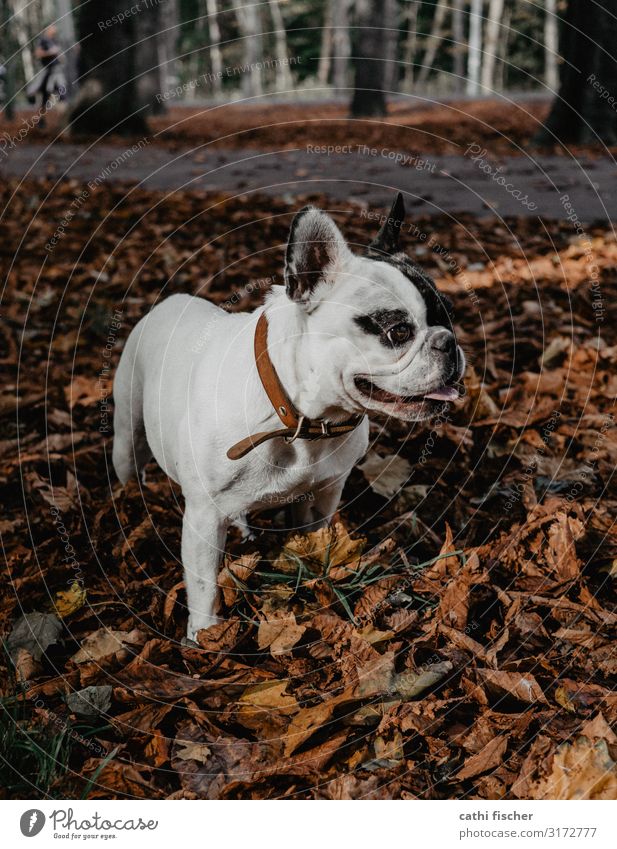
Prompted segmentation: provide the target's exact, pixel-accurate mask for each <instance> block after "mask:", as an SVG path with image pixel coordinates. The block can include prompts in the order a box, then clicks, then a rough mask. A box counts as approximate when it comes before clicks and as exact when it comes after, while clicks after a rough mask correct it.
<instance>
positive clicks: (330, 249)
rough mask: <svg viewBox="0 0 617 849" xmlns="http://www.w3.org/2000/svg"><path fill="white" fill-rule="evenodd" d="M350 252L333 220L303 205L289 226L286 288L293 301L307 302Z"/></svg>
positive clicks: (319, 211)
mask: <svg viewBox="0 0 617 849" xmlns="http://www.w3.org/2000/svg"><path fill="white" fill-rule="evenodd" d="M350 255H351V252H350V250H349V248H348V247H347V243H346V241H345V239H344V237H343V234H342V233H341V231H340V230H339V228H338V227H337V226H336V224H335V223H334V221H333V220H332V219H331V218H330V216H329V215H327V214H326V213H325V212H322V211H321V209H316V208H315V207H314V206H305V207H304V209H301V210H300V212H298V213H297V214H296V216H295V218H294V220H293V222H292V224H291V230H290V231H289V241H288V242H287V252H286V254H285V285H286V287H287V295H288V296H289V297H290V298H291V300H292V301H298V302H300V303H307V302H308V301H309V300H310V297H311V295H312V293H313V292H314V290H315V288H316V287H317V285H318V284H319V283H321V282H322V281H324V280H327V279H328V277H329V275H330V274H331V273H332V272H333V271H334V270H335V269H336V267H337V266H339V267H340V264H341V261H342V260H343V259H345V258H346V257H348V256H350Z"/></svg>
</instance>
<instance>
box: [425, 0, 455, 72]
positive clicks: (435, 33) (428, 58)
mask: <svg viewBox="0 0 617 849" xmlns="http://www.w3.org/2000/svg"><path fill="white" fill-rule="evenodd" d="M447 10H448V7H447V5H446V3H445V0H437V5H436V7H435V13H434V14H433V20H432V22H431V33H430V35H429V37H428V38H427V40H426V49H425V51H424V58H423V60H422V67H421V68H420V73H419V74H418V83H419V84H420V85H424V84H425V83H426V81H427V80H428V76H429V74H430V72H431V68H432V67H433V62H434V61H435V56H436V55H437V49H438V47H439V43H440V41H441V33H442V30H443V22H444V20H445V18H446V12H447Z"/></svg>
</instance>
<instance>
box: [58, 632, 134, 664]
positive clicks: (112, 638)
mask: <svg viewBox="0 0 617 849" xmlns="http://www.w3.org/2000/svg"><path fill="white" fill-rule="evenodd" d="M144 640H145V637H144V634H143V632H142V631H140V630H139V629H138V628H135V629H133V630H132V631H114V630H112V629H110V628H99V629H98V631H93V633H92V634H88V636H87V637H86V638H85V639H84V640H83V642H82V644H81V648H80V649H79V651H77V652H75V654H74V655H73V657H72V658H71V660H72V661H73V662H74V663H85V662H86V661H91V660H102V659H103V658H104V657H109V656H111V655H114V654H117V653H118V652H121V651H123V650H124V649H127V648H129V647H131V646H141V645H143V643H144Z"/></svg>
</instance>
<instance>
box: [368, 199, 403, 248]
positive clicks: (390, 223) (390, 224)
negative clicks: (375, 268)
mask: <svg viewBox="0 0 617 849" xmlns="http://www.w3.org/2000/svg"><path fill="white" fill-rule="evenodd" d="M404 220H405V201H404V200H403V195H402V194H401V193H400V192H399V193H398V194H397V196H396V197H395V198H394V203H393V204H392V208H391V209H390V212H389V213H388V217H387V218H386V220H385V221H384V223H383V224H382V225H381V228H380V230H379V233H377V235H376V236H375V238H374V239H373V241H372V242H371V244H370V245H369V249H368V252H369V254H395V253H397V252H398V251H399V250H400V245H399V240H400V237H401V226H402V224H403V221H404Z"/></svg>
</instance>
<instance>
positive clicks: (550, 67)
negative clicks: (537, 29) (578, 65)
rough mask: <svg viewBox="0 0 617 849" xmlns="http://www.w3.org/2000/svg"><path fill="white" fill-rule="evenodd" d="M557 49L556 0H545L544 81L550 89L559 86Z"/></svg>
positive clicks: (555, 88)
mask: <svg viewBox="0 0 617 849" xmlns="http://www.w3.org/2000/svg"><path fill="white" fill-rule="evenodd" d="M558 51H559V35H558V26H557V0H546V11H545V13H544V82H545V83H546V85H547V87H548V88H550V90H551V91H557V88H558V86H559V67H558V64H557V57H558Z"/></svg>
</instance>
